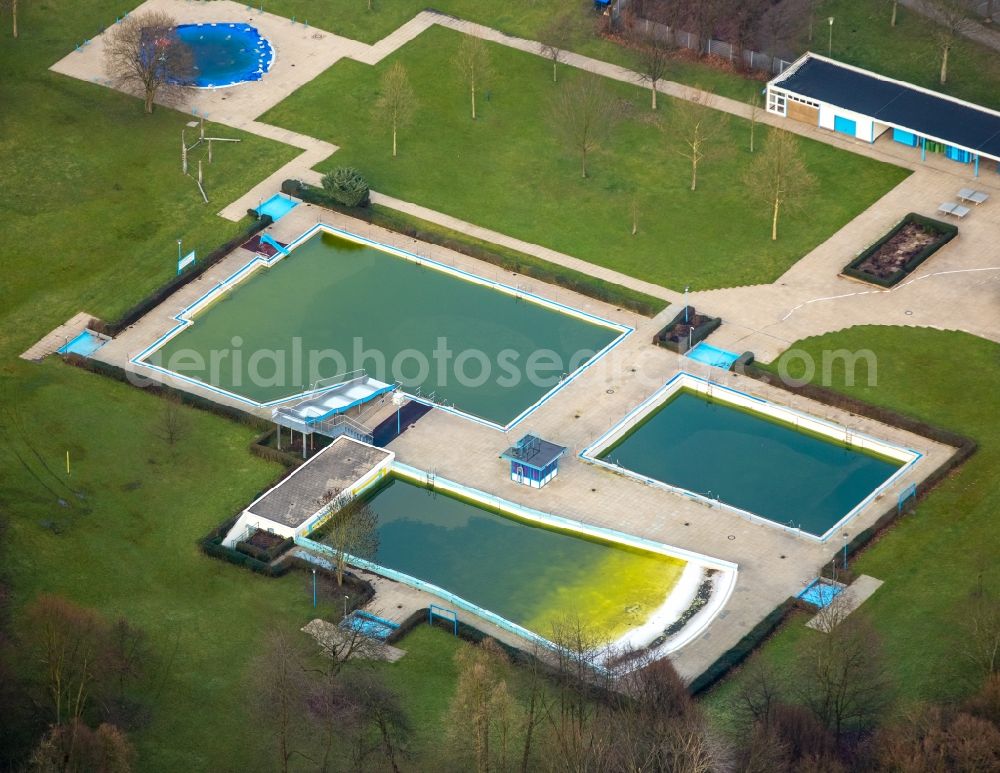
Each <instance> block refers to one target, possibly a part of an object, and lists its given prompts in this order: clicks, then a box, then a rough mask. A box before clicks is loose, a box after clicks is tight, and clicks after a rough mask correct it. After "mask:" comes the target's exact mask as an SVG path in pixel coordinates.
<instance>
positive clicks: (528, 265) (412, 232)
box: [281, 180, 667, 317]
mask: <svg viewBox="0 0 1000 773" xmlns="http://www.w3.org/2000/svg"><path fill="white" fill-rule="evenodd" d="M281 190H282V191H283V192H284V193H287V194H289V195H290V196H295V197H296V198H299V199H302V200H303V201H305V202H308V203H310V204H316V205H318V206H321V207H325V208H326V209H330V210H333V211H334V212H340V213H341V214H344V215H349V216H350V217H354V218H357V219H358V220H363V221H364V222H366V223H371V224H372V225H376V226H380V227H382V228H385V229H388V230H390V231H395V232H397V233H400V234H403V235H404V236H409V237H410V238H413V239H417V240H419V241H422V242H428V243H429V244H436V245H438V246H439V247H444V248H446V249H449V250H453V251H454V252H459V253H462V254H463V255H468V256H469V257H471V258H475V259H476V260H482V261H484V262H486V263H491V264H493V265H494V266H499V267H500V268H502V269H504V270H506V271H511V272H514V273H517V274H523V275H524V276H530V277H532V278H533V279H538V280H540V281H542V282H548V283H550V284H554V285H559V286H560V287H565V288H566V289H567V290H572V291H573V292H578V293H580V294H581V295H586V296H588V297H590V298H596V299H597V300H599V301H604V302H605V303H609V304H612V305H615V306H618V307H620V308H624V309H629V310H630V311H634V312H636V313H637V314H641V315H643V316H645V317H653V316H655V315H656V314H658V313H659V312H660V311H662V310H663V309H665V308H666V307H667V302H666V301H664V300H661V299H660V298H656V297H654V296H652V295H647V294H645V293H640V292H638V291H636V290H631V289H629V288H627V287H623V286H622V285H617V284H613V283H611V282H605V281H603V280H601V279H596V278H595V277H592V276H589V275H587V274H584V273H583V272H581V271H574V270H573V269H569V268H564V267H563V266H558V265H556V264H554V263H549V262H548V261H545V260H542V259H540V258H535V257H532V256H530V255H525V254H523V253H520V252H516V251H514V250H509V249H506V248H504V247H501V246H499V245H492V244H491V245H489V246H488V247H487V246H486V245H485V243H480V242H478V241H477V240H474V239H471V238H470V237H465V236H463V235H460V234H454V235H452V234H449V233H448V232H446V230H445V229H438V228H437V227H436V226H434V225H433V224H430V223H421V224H420V225H417V224H415V223H414V222H413V221H412V220H411V219H409V218H408V217H407V216H405V215H402V214H400V213H397V212H395V211H393V210H390V209H386V208H383V207H379V206H377V205H372V206H370V207H367V208H365V209H351V208H348V207H344V206H341V205H339V204H337V203H336V202H335V201H333V200H332V199H330V197H329V196H328V195H327V194H326V193H325V192H324V191H323V190H322V189H321V188H316V187H314V186H310V185H306V184H304V183H302V182H299V181H298V180H285V181H284V182H283V183H282V184H281Z"/></svg>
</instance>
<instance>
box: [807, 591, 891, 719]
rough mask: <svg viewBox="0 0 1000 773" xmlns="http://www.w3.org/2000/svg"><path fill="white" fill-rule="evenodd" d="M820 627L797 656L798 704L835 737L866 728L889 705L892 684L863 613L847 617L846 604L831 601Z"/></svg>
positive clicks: (879, 641) (879, 643)
mask: <svg viewBox="0 0 1000 773" xmlns="http://www.w3.org/2000/svg"><path fill="white" fill-rule="evenodd" d="M844 595H846V594H841V596H840V597H838V599H840V598H842V597H843V596H844ZM820 626H821V628H823V629H824V632H822V633H818V634H816V635H815V636H812V637H810V639H809V641H808V643H807V644H806V646H804V647H803V648H802V650H801V652H800V655H799V661H798V671H797V674H798V681H797V684H798V685H799V699H800V701H801V702H802V704H803V705H805V706H807V707H808V708H809V709H810V710H811V711H812V712H813V713H814V714H815V715H816V717H817V718H818V719H819V720H820V721H821V722H822V723H823V724H824V725H825V726H826V727H829V728H830V729H831V730H832V731H833V733H834V735H835V736H836V737H840V735H841V733H842V732H843V731H845V730H847V729H864V728H867V727H869V726H870V725H871V724H872V723H873V722H874V720H875V719H876V718H877V717H878V716H880V714H881V713H882V712H883V711H884V710H885V709H886V708H887V706H888V705H889V704H890V703H891V701H892V694H891V693H892V685H891V681H890V677H889V672H888V669H887V668H886V665H885V660H884V658H883V655H882V643H881V640H880V639H879V637H878V634H876V632H875V630H874V628H872V626H871V624H870V623H869V622H868V620H867V618H866V617H865V616H864V615H863V614H861V613H858V612H855V613H853V614H851V615H850V616H848V608H847V603H846V601H844V602H839V601H837V600H835V601H834V602H833V603H831V604H830V605H829V606H827V607H825V608H824V610H823V613H822V617H821V619H820Z"/></svg>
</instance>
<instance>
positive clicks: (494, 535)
mask: <svg viewBox="0 0 1000 773" xmlns="http://www.w3.org/2000/svg"><path fill="white" fill-rule="evenodd" d="M369 503H370V504H371V506H372V507H373V508H374V509H375V511H376V512H377V513H378V522H379V540H380V542H379V548H378V554H377V555H376V556H375V559H374V560H375V561H376V563H378V564H380V565H382V566H384V567H387V568H390V569H395V570H397V571H400V572H404V573H406V574H408V575H410V576H412V577H416V578H418V579H421V580H424V581H426V582H430V583H433V584H434V585H437V586H438V587H440V588H444V589H445V590H448V591H451V592H452V593H454V594H456V595H458V596H461V597H462V598H464V599H465V600H466V601H470V602H472V603H474V604H478V605H479V606H481V607H483V608H485V609H488V610H490V611H492V612H495V613H496V614H498V615H501V616H502V617H504V618H506V619H507V620H510V621H512V622H515V623H518V624H519V625H523V626H524V627H526V628H528V629H529V630H532V631H535V632H536V633H539V634H541V635H543V636H545V635H548V634H550V632H551V625H552V623H553V622H555V621H557V620H559V619H561V618H563V617H564V616H566V615H575V614H579V615H581V616H582V618H583V619H584V620H586V621H587V622H588V624H589V625H591V626H593V628H594V630H595V631H598V632H600V633H602V634H604V635H606V636H608V637H609V638H610V637H612V636H618V635H621V634H622V633H624V632H625V631H627V630H628V628H629V627H631V626H633V625H638V624H640V623H642V622H643V621H644V620H645V619H646V618H647V617H648V615H649V613H650V612H651V611H652V610H654V609H655V608H656V607H658V606H659V605H660V604H662V603H663V601H664V600H665V598H666V596H667V594H668V593H669V591H670V589H671V588H672V587H673V585H674V584H675V582H676V581H677V579H678V578H679V577H680V574H681V571H682V570H683V567H684V562H683V561H680V560H678V559H673V558H668V557H666V556H662V555H659V554H655V553H648V552H646V551H639V550H630V549H626V548H622V547H618V546H615V545H612V544H609V543H603V542H597V541H591V540H587V539H583V538H580V537H575V536H573V535H571V534H567V533H564V532H559V531H552V530H550V529H544V528H540V527H536V526H532V525H530V524H527V523H523V522H521V521H517V520H514V519H511V518H506V517H504V516H501V515H498V514H496V513H492V512H489V511H487V510H484V509H482V508H481V507H478V506H476V505H474V504H472V503H470V502H467V501H464V500H461V499H456V498H454V497H451V496H448V495H446V494H439V493H434V492H433V491H430V490H428V489H426V488H423V487H421V486H416V485H414V484H412V483H409V482H407V481H404V480H400V479H398V478H391V479H390V482H389V483H388V484H387V485H385V486H384V487H382V488H379V489H378V490H377V491H376V492H375V493H374V494H373V495H372V496H371V497H370V498H369Z"/></svg>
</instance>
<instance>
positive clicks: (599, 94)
mask: <svg viewBox="0 0 1000 773" xmlns="http://www.w3.org/2000/svg"><path fill="white" fill-rule="evenodd" d="M619 113H620V109H619V103H618V100H617V99H615V97H614V95H613V94H611V93H610V92H609V91H608V90H607V88H606V87H605V85H604V84H603V83H602V82H601V80H600V78H598V77H597V76H594V75H590V74H589V73H588V74H583V75H581V76H580V77H578V78H574V79H573V80H572V81H571V82H570V83H567V84H566V85H564V86H563V87H562V88H561V89H560V90H559V92H558V93H557V94H556V95H555V98H554V99H553V101H552V108H551V121H552V126H553V128H554V129H555V131H556V133H557V134H558V135H559V136H560V137H561V139H562V140H563V142H565V143H566V145H567V146H569V147H570V148H572V149H573V150H575V151H576V152H578V153H579V154H580V176H581V177H586V176H587V157H588V156H589V155H590V154H591V153H593V152H594V150H596V149H597V148H598V147H600V146H601V143H603V142H604V141H605V139H607V137H608V136H609V135H610V134H611V130H612V128H613V127H614V125H615V122H616V121H617V119H618V116H619Z"/></svg>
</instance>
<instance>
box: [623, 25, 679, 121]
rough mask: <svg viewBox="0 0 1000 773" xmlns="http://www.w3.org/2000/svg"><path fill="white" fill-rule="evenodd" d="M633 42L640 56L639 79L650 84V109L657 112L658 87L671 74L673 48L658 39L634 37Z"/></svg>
mask: <svg viewBox="0 0 1000 773" xmlns="http://www.w3.org/2000/svg"><path fill="white" fill-rule="evenodd" d="M632 40H633V44H634V46H635V49H636V51H637V52H638V54H639V77H640V78H641V79H642V81H643V82H644V83H648V84H649V92H650V100H651V102H650V107H651V108H652V109H653V110H656V86H657V84H658V83H659V82H660V81H661V80H663V79H664V78H666V77H667V73H668V72H670V63H671V58H672V56H673V52H674V51H673V46H672V45H671V44H669V43H667V42H666V41H664V40H661V39H660V38H657V37H653V38H651V39H649V40H643V39H642V38H640V37H639V36H633V38H632Z"/></svg>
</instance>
